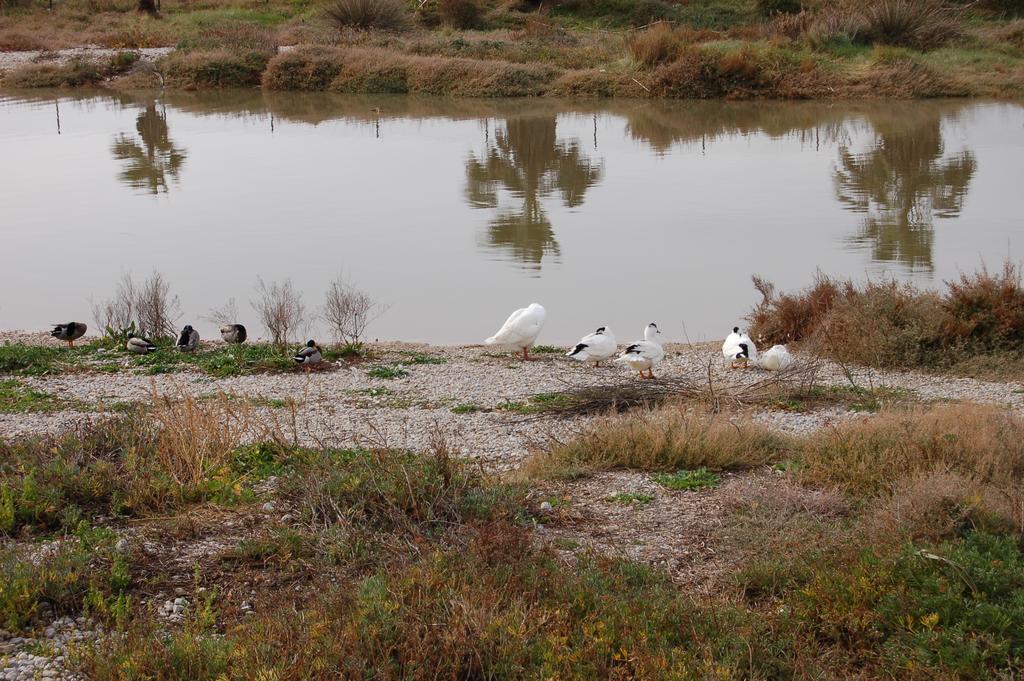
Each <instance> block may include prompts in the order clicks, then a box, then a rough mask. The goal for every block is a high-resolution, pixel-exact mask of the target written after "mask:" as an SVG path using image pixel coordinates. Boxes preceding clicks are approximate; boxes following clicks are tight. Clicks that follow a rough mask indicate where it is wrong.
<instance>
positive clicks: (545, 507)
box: [540, 501, 553, 513]
mask: <svg viewBox="0 0 1024 681" xmlns="http://www.w3.org/2000/svg"><path fill="white" fill-rule="evenodd" d="M552 508H553V507H552V506H551V502H550V501H542V502H541V504H540V512H541V513H551V510H552Z"/></svg>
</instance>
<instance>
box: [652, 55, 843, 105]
mask: <svg viewBox="0 0 1024 681" xmlns="http://www.w3.org/2000/svg"><path fill="white" fill-rule="evenodd" d="M822 88H823V83H822V81H821V76H820V74H819V73H818V72H817V70H816V69H815V68H814V64H813V63H811V62H799V61H796V60H795V58H794V56H793V55H792V54H790V53H788V52H786V51H784V50H782V49H780V48H778V47H775V46H772V45H760V46H756V47H755V46H751V45H745V46H744V47H743V48H741V49H740V50H735V51H728V52H720V51H718V50H714V49H706V48H705V49H702V48H700V47H696V46H690V47H685V48H683V49H682V51H681V52H680V54H679V57H678V58H677V59H676V60H674V61H672V62H670V63H666V64H662V65H660V66H658V67H657V68H655V69H654V71H653V72H652V73H651V74H650V86H649V88H648V89H649V93H650V94H651V95H652V96H655V97H666V98H673V99H713V98H720V97H725V98H727V99H742V98H753V97H778V98H793V97H806V96H813V95H814V93H816V92H820V91H821V90H822Z"/></svg>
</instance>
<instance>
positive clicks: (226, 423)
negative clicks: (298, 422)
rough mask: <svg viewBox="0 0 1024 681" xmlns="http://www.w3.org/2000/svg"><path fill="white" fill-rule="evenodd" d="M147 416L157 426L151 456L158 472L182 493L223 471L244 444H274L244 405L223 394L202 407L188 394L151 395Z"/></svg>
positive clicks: (261, 424)
mask: <svg viewBox="0 0 1024 681" xmlns="http://www.w3.org/2000/svg"><path fill="white" fill-rule="evenodd" d="M147 415H148V417H149V419H151V421H150V422H151V423H152V424H153V425H154V426H155V434H156V446H155V448H154V450H153V451H154V452H155V455H156V458H157V461H158V463H159V466H160V468H161V469H162V470H163V471H164V472H165V473H166V474H167V475H168V476H169V477H170V478H171V479H172V480H174V482H175V484H177V485H178V486H180V487H185V488H198V487H201V486H202V484H203V483H204V482H205V481H207V480H209V479H210V477H211V476H212V475H213V474H215V473H216V472H218V471H221V470H223V469H225V468H226V467H227V466H228V464H229V463H230V462H231V455H232V453H233V452H234V450H235V449H236V448H237V447H239V446H240V445H241V444H242V443H243V442H244V441H245V440H246V438H252V439H258V440H268V439H273V438H272V437H270V433H269V432H268V429H267V427H266V426H265V425H263V422H261V421H260V420H259V419H257V418H256V414H255V410H254V409H253V407H252V406H251V405H250V404H249V403H248V402H246V401H245V400H237V399H231V398H230V397H229V396H227V395H223V394H221V395H218V396H217V397H216V398H215V399H213V400H212V401H211V400H203V401H200V400H197V399H196V398H195V397H193V396H191V395H188V394H186V393H180V394H172V395H158V394H156V392H155V391H154V393H153V396H152V405H151V406H150V408H149V409H148V410H147Z"/></svg>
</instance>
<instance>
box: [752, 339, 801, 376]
mask: <svg viewBox="0 0 1024 681" xmlns="http://www.w3.org/2000/svg"><path fill="white" fill-rule="evenodd" d="M795 361H796V359H795V358H794V357H793V355H791V354H790V353H789V350H788V349H787V348H786V346H785V345H773V346H772V347H771V349H769V350H768V352H766V353H764V354H763V355H761V359H760V360H759V361H758V363H757V365H758V366H759V367H761V368H762V369H765V370H767V371H785V370H786V369H788V368H789V367H791V366H792V365H793V362H795Z"/></svg>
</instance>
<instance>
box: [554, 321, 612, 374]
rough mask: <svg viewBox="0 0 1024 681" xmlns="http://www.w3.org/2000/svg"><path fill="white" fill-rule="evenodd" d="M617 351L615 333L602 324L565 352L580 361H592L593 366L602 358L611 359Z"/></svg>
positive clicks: (598, 364) (599, 363)
mask: <svg viewBox="0 0 1024 681" xmlns="http://www.w3.org/2000/svg"><path fill="white" fill-rule="evenodd" d="M618 351H619V348H618V346H617V345H616V344H615V334H613V333H612V330H611V329H609V328H608V327H607V326H602V327H600V328H598V330H597V331H595V332H594V333H590V334H587V335H586V336H584V337H583V338H581V339H580V342H579V343H577V344H576V347H574V348H573V349H572V350H570V351H569V352H567V353H565V354H566V356H567V357H574V358H576V359H578V360H579V361H581V362H591V361H592V362H593V363H594V366H600V365H601V362H602V361H603V360H606V359H611V358H612V357H614V356H615V353H616V352H618Z"/></svg>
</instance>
